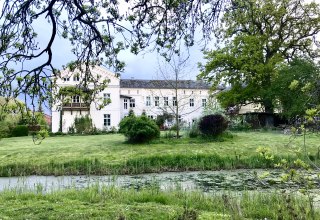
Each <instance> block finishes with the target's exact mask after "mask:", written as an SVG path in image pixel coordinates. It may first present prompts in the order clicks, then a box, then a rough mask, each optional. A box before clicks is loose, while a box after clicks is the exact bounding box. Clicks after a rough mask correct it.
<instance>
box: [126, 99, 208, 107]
mask: <svg viewBox="0 0 320 220" xmlns="http://www.w3.org/2000/svg"><path fill="white" fill-rule="evenodd" d="M129 100H130V103H129V104H130V108H134V107H136V104H135V99H133V98H132V99H129ZM163 105H164V106H169V97H163ZM146 106H151V97H150V96H147V97H146ZM154 106H160V97H158V96H156V97H154ZM172 106H177V98H176V97H172ZM189 106H190V107H194V98H191V99H189ZM206 106H207V99H202V107H206ZM123 108H124V109H128V99H124V100H123Z"/></svg>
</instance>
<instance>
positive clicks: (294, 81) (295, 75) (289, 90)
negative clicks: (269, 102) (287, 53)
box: [272, 59, 320, 121]
mask: <svg viewBox="0 0 320 220" xmlns="http://www.w3.org/2000/svg"><path fill="white" fill-rule="evenodd" d="M319 85H320V68H319V65H316V64H315V63H314V62H313V61H311V60H306V59H294V60H293V61H291V62H290V63H289V64H286V65H283V66H282V67H281V68H280V70H279V72H278V74H276V76H275V79H274V82H273V83H272V91H273V94H274V96H275V97H276V99H277V100H278V109H280V110H281V113H282V114H283V115H284V116H285V117H286V118H288V119H291V120H292V121H293V120H295V119H297V118H298V117H301V116H304V115H305V113H306V111H307V109H310V108H314V107H315V106H317V105H319V103H320V89H319Z"/></svg>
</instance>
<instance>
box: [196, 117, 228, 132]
mask: <svg viewBox="0 0 320 220" xmlns="http://www.w3.org/2000/svg"><path fill="white" fill-rule="evenodd" d="M227 128H228V121H227V120H226V119H225V118H224V117H223V116H222V115H219V114H215V115H206V116H203V117H202V118H201V119H200V121H199V130H200V131H201V133H202V134H203V135H205V136H213V137H214V136H218V135H220V134H222V133H223V132H224V131H225V130H226V129H227Z"/></svg>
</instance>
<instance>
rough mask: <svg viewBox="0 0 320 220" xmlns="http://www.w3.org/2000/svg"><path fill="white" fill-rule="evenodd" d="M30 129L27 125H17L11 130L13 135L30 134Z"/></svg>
mask: <svg viewBox="0 0 320 220" xmlns="http://www.w3.org/2000/svg"><path fill="white" fill-rule="evenodd" d="M28 133H29V130H28V126H27V125H17V126H15V127H14V128H13V129H12V131H11V136H12V137H22V136H28Z"/></svg>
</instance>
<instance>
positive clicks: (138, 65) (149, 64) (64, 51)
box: [38, 24, 204, 79]
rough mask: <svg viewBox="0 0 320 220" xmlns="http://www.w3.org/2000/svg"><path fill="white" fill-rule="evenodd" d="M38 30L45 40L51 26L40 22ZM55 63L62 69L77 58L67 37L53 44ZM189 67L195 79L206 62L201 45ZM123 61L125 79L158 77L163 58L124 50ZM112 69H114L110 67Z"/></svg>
mask: <svg viewBox="0 0 320 220" xmlns="http://www.w3.org/2000/svg"><path fill="white" fill-rule="evenodd" d="M38 29H39V30H40V31H38V33H39V40H40V42H45V40H46V38H47V36H46V35H45V33H50V26H48V25H43V24H39V26H38ZM53 48H54V51H53V53H54V54H53V60H52V61H53V64H54V66H55V67H56V68H58V69H61V68H62V66H63V65H65V64H67V63H68V62H70V61H72V60H74V59H75V56H74V55H73V54H72V52H71V48H72V47H71V45H70V43H69V41H68V40H67V39H63V38H59V37H57V38H56V39H55V42H54V44H53ZM189 54H190V55H189V59H188V63H189V65H188V69H189V70H190V74H188V75H189V78H190V79H195V78H196V76H197V75H198V74H199V70H198V68H197V63H198V62H204V60H203V53H202V52H201V45H200V44H195V46H193V47H191V48H190V49H189ZM119 58H120V60H121V61H124V62H125V64H126V67H125V70H124V71H123V72H122V73H121V74H120V77H121V78H124V79H130V78H134V79H157V78H158V77H159V74H157V72H158V69H159V68H158V63H159V60H160V61H161V60H163V59H162V58H161V57H160V56H159V55H158V54H157V52H155V51H154V52H148V51H147V50H146V51H142V52H141V53H139V54H138V55H134V54H132V53H131V52H130V51H128V50H126V51H122V52H120V54H119ZM110 70H111V71H112V69H110Z"/></svg>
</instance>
